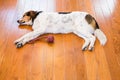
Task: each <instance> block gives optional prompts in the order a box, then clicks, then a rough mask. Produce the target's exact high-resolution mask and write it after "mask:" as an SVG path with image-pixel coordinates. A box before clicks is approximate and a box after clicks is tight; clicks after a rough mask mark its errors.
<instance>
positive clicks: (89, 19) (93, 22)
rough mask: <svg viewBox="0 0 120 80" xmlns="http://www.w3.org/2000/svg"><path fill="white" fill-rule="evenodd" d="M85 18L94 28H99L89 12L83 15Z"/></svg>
mask: <svg viewBox="0 0 120 80" xmlns="http://www.w3.org/2000/svg"><path fill="white" fill-rule="evenodd" d="M85 20H86V21H87V22H88V24H90V25H92V27H93V28H94V29H98V28H99V27H98V24H97V22H96V20H95V19H94V18H93V17H92V16H91V15H90V14H88V15H86V16H85Z"/></svg>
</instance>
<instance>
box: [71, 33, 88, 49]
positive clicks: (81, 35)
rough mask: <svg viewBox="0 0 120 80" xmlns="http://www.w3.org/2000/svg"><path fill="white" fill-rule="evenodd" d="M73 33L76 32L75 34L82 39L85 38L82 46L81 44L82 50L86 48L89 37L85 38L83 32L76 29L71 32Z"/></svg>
mask: <svg viewBox="0 0 120 80" xmlns="http://www.w3.org/2000/svg"><path fill="white" fill-rule="evenodd" d="M73 33H74V34H76V35H77V36H79V37H81V38H83V39H84V40H85V43H84V44H83V46H82V51H85V50H87V47H88V45H89V43H90V40H89V38H87V37H86V36H85V35H84V34H81V33H80V32H78V31H75V32H73Z"/></svg>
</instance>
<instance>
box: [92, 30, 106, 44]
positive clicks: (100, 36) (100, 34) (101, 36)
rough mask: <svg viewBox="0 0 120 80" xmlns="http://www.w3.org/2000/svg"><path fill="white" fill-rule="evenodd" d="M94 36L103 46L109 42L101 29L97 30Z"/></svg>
mask: <svg viewBox="0 0 120 80" xmlns="http://www.w3.org/2000/svg"><path fill="white" fill-rule="evenodd" d="M94 35H95V36H96V37H97V38H98V40H99V41H100V44H101V45H105V43H106V42H107V38H106V36H105V34H104V33H103V32H102V31H101V30H100V29H96V30H95V32H94Z"/></svg>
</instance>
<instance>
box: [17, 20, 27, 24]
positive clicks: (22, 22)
mask: <svg viewBox="0 0 120 80" xmlns="http://www.w3.org/2000/svg"><path fill="white" fill-rule="evenodd" d="M17 22H18V23H19V24H24V23H25V21H22V20H17Z"/></svg>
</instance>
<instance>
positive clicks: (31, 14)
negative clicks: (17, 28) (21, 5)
mask: <svg viewBox="0 0 120 80" xmlns="http://www.w3.org/2000/svg"><path fill="white" fill-rule="evenodd" d="M40 12H42V11H40ZM40 12H37V11H28V12H26V13H24V15H23V17H22V18H21V19H19V20H17V22H18V23H19V24H20V25H32V23H33V21H34V19H35V18H36V17H37V15H38V14H39V13H40Z"/></svg>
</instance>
